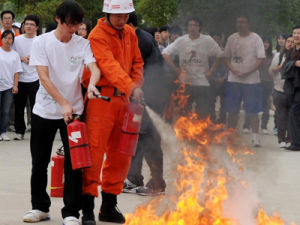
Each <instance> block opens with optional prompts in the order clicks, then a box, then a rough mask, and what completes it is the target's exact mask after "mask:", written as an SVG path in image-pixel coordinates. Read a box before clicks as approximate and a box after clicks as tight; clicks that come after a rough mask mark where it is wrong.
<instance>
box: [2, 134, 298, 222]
mask: <svg viewBox="0 0 300 225" xmlns="http://www.w3.org/2000/svg"><path fill="white" fill-rule="evenodd" d="M8 135H9V136H10V137H13V133H8ZM29 135H30V133H26V135H25V140H24V141H9V142H0V214H1V216H0V225H19V224H24V223H23V222H22V217H23V214H24V213H26V212H27V211H28V210H30V208H31V205H30V183H29V182H30V169H31V158H30V152H29ZM243 136H244V139H245V141H246V142H248V143H250V140H251V139H250V138H249V137H248V136H249V135H243ZM164 139H165V138H164ZM163 141H164V142H165V144H163V146H164V151H165V154H167V151H168V149H167V148H168V147H169V144H168V143H167V142H168V141H169V142H170V140H163ZM261 142H262V146H263V147H262V148H257V149H254V152H255V154H254V155H253V156H249V157H248V158H247V161H246V162H245V167H246V169H247V170H250V171H251V172H252V173H253V174H254V176H255V188H256V190H257V193H258V197H259V200H260V201H261V203H262V205H263V207H264V209H265V210H266V211H267V212H268V213H271V212H274V211H276V212H278V213H279V215H280V216H281V217H282V218H283V219H285V221H286V222H287V224H289V222H291V221H294V222H296V223H297V224H300V152H287V151H285V150H282V149H279V147H278V144H277V138H276V137H275V136H273V135H271V134H270V135H261ZM60 145H61V141H60V140H59V138H56V140H55V143H54V147H53V153H54V152H55V150H56V149H57V147H59V146H60ZM165 159H166V157H165ZM171 165H172V161H168V159H166V160H165V164H164V169H165V177H166V178H167V182H168V183H171V182H172V178H171V177H170V176H169V175H168V174H170V168H171ZM49 171H50V170H49ZM144 173H145V174H146V176H145V179H146V181H147V180H148V178H149V171H148V168H147V167H146V166H145V167H144ZM49 174H50V173H49ZM167 191H168V189H167ZM149 199H150V197H142V196H138V195H133V194H122V195H121V196H120V197H119V199H118V200H119V208H120V209H121V211H122V212H123V213H130V212H133V211H134V209H135V207H136V206H137V205H139V204H142V203H144V202H146V201H148V200H149ZM100 203H101V200H100V199H99V198H98V199H97V201H96V209H95V213H96V215H97V210H98V208H99V207H100ZM245 204H247V203H245ZM62 205H63V203H62V199H61V198H52V205H51V212H50V213H51V214H50V215H51V220H50V221H47V222H44V223H41V224H45V225H54V224H55V225H57V224H61V223H62V219H61V214H60V209H61V208H62ZM97 224H103V225H105V224H109V223H100V222H97Z"/></svg>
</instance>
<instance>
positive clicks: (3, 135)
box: [1, 133, 10, 141]
mask: <svg viewBox="0 0 300 225" xmlns="http://www.w3.org/2000/svg"><path fill="white" fill-rule="evenodd" d="M1 138H2V141H10V138H9V137H8V136H7V135H6V133H2V134H1Z"/></svg>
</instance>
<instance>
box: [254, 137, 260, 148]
mask: <svg viewBox="0 0 300 225" xmlns="http://www.w3.org/2000/svg"><path fill="white" fill-rule="evenodd" d="M252 146H253V147H255V148H257V147H260V146H261V145H260V141H259V138H258V137H257V135H255V136H253V137H252Z"/></svg>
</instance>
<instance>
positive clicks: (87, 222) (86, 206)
mask: <svg viewBox="0 0 300 225" xmlns="http://www.w3.org/2000/svg"><path fill="white" fill-rule="evenodd" d="M94 198H95V197H94V196H91V195H83V196H82V214H83V215H82V218H81V220H82V223H81V224H82V225H96V221H95V215H94Z"/></svg>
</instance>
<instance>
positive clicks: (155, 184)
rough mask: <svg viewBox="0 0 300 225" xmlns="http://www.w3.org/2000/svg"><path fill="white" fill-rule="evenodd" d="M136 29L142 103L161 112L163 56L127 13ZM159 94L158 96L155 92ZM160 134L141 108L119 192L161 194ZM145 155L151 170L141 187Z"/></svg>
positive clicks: (149, 36) (135, 18) (131, 15)
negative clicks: (133, 151)
mask: <svg viewBox="0 0 300 225" xmlns="http://www.w3.org/2000/svg"><path fill="white" fill-rule="evenodd" d="M127 23H128V24H129V25H131V26H132V27H133V28H134V29H135V30H136V35H137V37H138V42H139V48H140V51H141V54H142V58H143V60H144V86H143V91H144V97H145V101H146V104H147V105H148V106H149V107H150V108H152V109H153V110H154V111H156V112H157V113H159V114H162V112H163V106H164V100H163V99H165V98H164V97H163V96H164V93H163V90H164V87H163V86H162V85H161V84H163V83H164V79H163V76H162V73H161V68H162V64H163V59H162V56H161V53H160V51H159V49H158V47H157V44H156V41H155V40H154V38H153V37H152V36H151V34H149V33H148V32H146V31H144V30H142V29H140V28H138V27H137V16H136V14H135V13H131V14H130V16H129V20H128V22H127ZM157 93H159V97H158V94H157ZM160 142H161V138H160V134H159V133H158V131H157V130H156V128H155V126H154V124H153V122H152V121H151V119H150V117H149V114H148V113H147V111H145V113H144V115H143V120H142V127H141V131H140V135H139V140H138V145H137V151H136V155H135V157H133V158H132V162H131V167H130V170H129V173H128V176H127V179H126V180H125V183H124V188H123V192H127V193H128V192H130V193H137V194H140V195H153V194H163V193H164V191H165V188H166V183H165V181H164V178H163V152H162V149H161V146H160ZM144 157H145V159H146V162H147V164H148V166H149V168H150V171H151V179H150V181H149V182H148V183H147V184H146V186H144V182H143V179H144V177H143V175H142V171H141V170H142V163H143V158H144Z"/></svg>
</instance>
